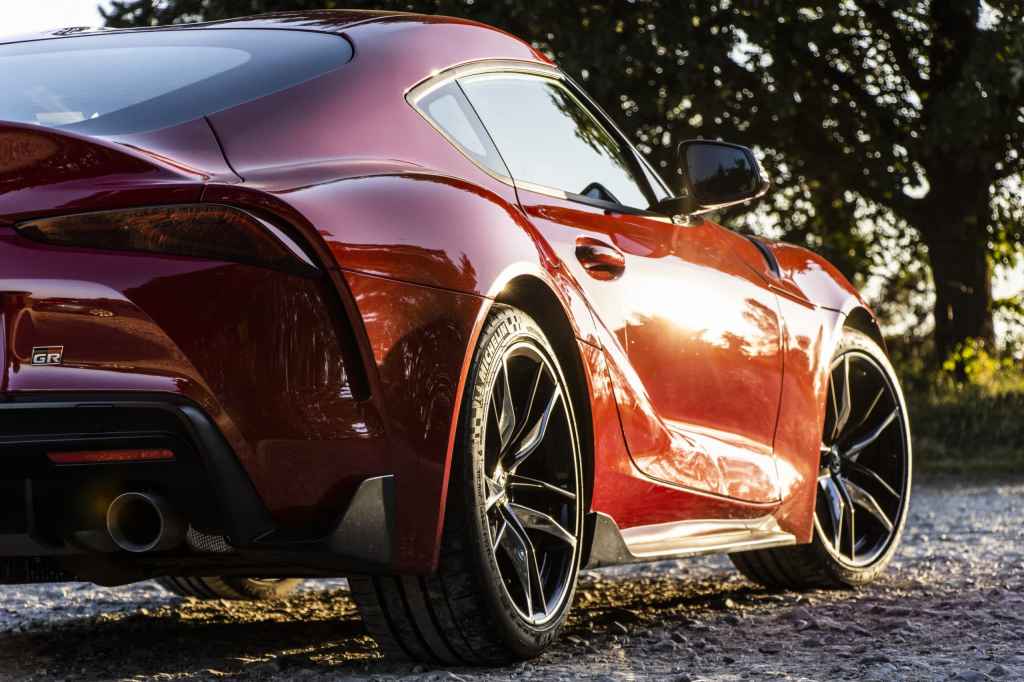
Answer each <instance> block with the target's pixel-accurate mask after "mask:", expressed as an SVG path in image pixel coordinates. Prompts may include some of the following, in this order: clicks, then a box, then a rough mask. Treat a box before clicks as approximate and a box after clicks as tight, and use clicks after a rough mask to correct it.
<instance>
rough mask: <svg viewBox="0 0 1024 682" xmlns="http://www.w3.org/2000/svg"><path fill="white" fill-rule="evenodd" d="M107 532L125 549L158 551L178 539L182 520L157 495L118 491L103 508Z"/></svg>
mask: <svg viewBox="0 0 1024 682" xmlns="http://www.w3.org/2000/svg"><path fill="white" fill-rule="evenodd" d="M107 532H108V533H110V538H111V539H112V540H113V541H114V544H115V545H117V546H118V547H119V548H121V549H122V550H124V551H126V552H133V553H136V554H140V553H143V552H160V551H165V550H169V549H174V548H175V547H177V546H178V545H180V544H181V543H182V541H183V540H184V538H185V523H184V521H183V520H182V518H181V516H180V515H178V514H177V513H176V512H175V511H174V509H173V508H172V507H171V506H170V504H168V503H167V501H166V500H164V499H163V498H162V497H160V496H159V495H155V494H153V493H140V492H130V493H124V494H122V495H119V496H118V497H117V498H115V499H114V501H113V502H111V503H110V507H108V508H107Z"/></svg>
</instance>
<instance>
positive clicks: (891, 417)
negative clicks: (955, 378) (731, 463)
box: [730, 329, 913, 590]
mask: <svg viewBox="0 0 1024 682" xmlns="http://www.w3.org/2000/svg"><path fill="white" fill-rule="evenodd" d="M847 389H849V391H848V392H847ZM847 395H848V396H849V398H848V399H847V397H846V396H847ZM875 396H880V397H878V398H876V397H875ZM826 401H827V403H828V404H827V406H826V412H827V413H828V415H827V416H826V420H825V430H824V433H823V437H822V464H821V468H820V469H819V478H818V484H817V486H816V493H817V495H816V505H815V513H814V535H813V539H812V541H811V543H810V544H807V545H801V546H797V547H784V548H777V549H765V550H755V551H752V552H743V553H739V554H732V555H730V558H731V559H732V562H733V564H734V565H735V566H736V568H738V569H739V571H740V572H741V573H742V574H743V575H744V576H746V577H747V578H749V579H750V580H752V581H754V582H757V583H760V584H762V585H764V586H766V587H770V588H781V589H797V590H801V589H812V588H855V587H859V586H862V585H867V584H869V583H871V582H872V581H874V580H875V579H876V578H877V577H878V576H879V575H880V574H881V573H882V572H883V571H884V570H885V569H886V567H887V566H888V565H889V562H891V561H892V558H893V556H894V555H895V554H896V551H897V549H898V547H899V543H900V538H901V537H902V534H903V528H904V526H905V524H906V520H907V512H908V510H909V506H910V489H911V479H912V469H913V457H912V453H911V444H910V423H909V420H908V418H907V407H906V403H905V401H904V399H903V393H902V391H901V390H900V386H899V381H898V380H897V378H896V373H895V371H894V370H893V368H892V365H891V364H890V363H889V360H888V358H886V356H885V352H884V351H883V350H882V349H881V348H880V347H879V346H878V344H877V343H875V342H874V341H873V340H872V339H871V338H869V337H868V336H866V335H864V334H862V333H860V332H857V331H854V330H851V329H846V330H844V332H843V337H842V339H841V340H840V342H839V344H838V347H837V348H836V351H835V354H834V356H833V360H832V371H831V373H830V379H829V388H828V392H827V393H826ZM844 405H848V406H849V408H848V409H844V407H843V406H844ZM844 413H845V415H846V418H845V419H842V415H843V414H844ZM830 441H831V442H830ZM865 443H866V445H865ZM861 446H863V447H861ZM857 448H860V449H859V450H858V449H857ZM865 470H866V471H865ZM865 495H866V496H867V497H865ZM848 510H849V511H848ZM890 526H891V528H890Z"/></svg>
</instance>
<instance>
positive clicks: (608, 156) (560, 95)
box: [459, 74, 651, 208]
mask: <svg viewBox="0 0 1024 682" xmlns="http://www.w3.org/2000/svg"><path fill="white" fill-rule="evenodd" d="M459 82H460V84H461V85H462V89H463V91H464V92H465V93H466V96H467V97H468V98H469V101H470V102H471V103H472V105H473V108H474V109H475V110H476V112H477V113H478V114H479V115H480V118H481V119H482V120H483V122H484V125H485V126H487V130H488V132H490V134H491V137H492V138H493V139H494V142H495V144H496V145H497V146H498V149H499V150H500V151H501V155H502V158H503V159H504V160H505V163H506V164H507V165H508V169H509V171H510V172H511V173H512V177H513V178H514V179H516V180H521V181H523V182H529V183H532V184H536V185H543V186H545V187H551V188H554V189H559V190H562V191H564V192H567V193H570V194H575V195H582V196H586V197H590V198H591V199H601V200H604V201H611V202H615V203H617V204H622V205H624V206H630V207H633V208H647V207H648V206H649V205H650V203H651V202H650V199H649V198H648V197H647V195H646V192H645V189H644V188H645V184H646V179H645V178H643V177H642V176H641V177H637V173H638V172H639V171H638V170H634V169H635V168H637V164H636V163H634V162H633V160H632V159H631V158H630V154H629V152H628V151H627V150H625V149H622V147H621V146H620V145H619V143H618V142H617V141H616V140H615V138H614V137H613V136H612V135H611V133H609V132H608V131H607V130H606V129H605V128H604V126H602V125H601V124H600V123H599V122H598V121H597V120H596V119H595V118H594V117H593V116H592V115H591V114H590V112H589V111H587V109H586V108H584V106H583V105H582V104H580V102H579V101H578V100H577V99H576V98H575V97H574V96H573V95H572V94H571V93H570V92H569V91H568V90H566V89H565V87H563V86H562V85H561V84H560V83H558V82H557V81H555V80H552V79H548V78H541V77H535V76H527V75H519V74H484V75H480V76H470V77H467V78H464V79H462V80H461V81H459Z"/></svg>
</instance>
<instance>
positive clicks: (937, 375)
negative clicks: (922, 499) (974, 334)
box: [890, 339, 1024, 474]
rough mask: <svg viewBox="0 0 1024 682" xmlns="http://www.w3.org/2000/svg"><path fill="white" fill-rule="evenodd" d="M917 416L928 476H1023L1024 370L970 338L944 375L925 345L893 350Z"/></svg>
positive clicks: (918, 448) (919, 450) (919, 456)
mask: <svg viewBox="0 0 1024 682" xmlns="http://www.w3.org/2000/svg"><path fill="white" fill-rule="evenodd" d="M890 351H891V353H892V355H893V359H894V361H895V362H896V365H897V371H898V373H899V374H900V377H901V380H902V383H903V390H904V394H905V395H906V399H907V404H908V407H909V410H910V422H911V429H912V431H913V434H914V452H915V458H916V459H915V464H916V466H917V467H918V469H919V470H921V471H924V472H928V473H955V474H961V473H972V474H983V473H1020V472H1022V471H1024V363H1022V362H1021V360H1019V359H1016V358H1013V357H1011V356H1003V357H1000V356H996V355H993V354H991V353H990V352H989V350H988V349H987V347H986V345H985V344H984V342H982V341H979V340H977V339H970V340H967V341H965V342H963V343H962V344H960V345H958V347H957V348H956V349H955V350H954V351H953V353H951V354H950V356H949V357H948V358H947V359H946V361H945V362H944V363H943V365H942V368H941V369H938V370H934V369H929V368H928V363H926V362H925V361H924V360H923V358H922V355H925V356H926V355H927V354H928V349H922V348H921V347H920V346H917V347H910V346H899V345H897V346H896V347H891V348H890Z"/></svg>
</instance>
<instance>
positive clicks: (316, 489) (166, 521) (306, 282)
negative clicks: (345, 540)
mask: <svg viewBox="0 0 1024 682" xmlns="http://www.w3.org/2000/svg"><path fill="white" fill-rule="evenodd" d="M253 30H255V29H253ZM251 33H252V31H250V30H203V31H200V30H185V29H182V30H170V31H148V32H147V31H142V32H126V33H118V34H116V35H106V34H104V35H85V36H72V37H66V38H58V39H47V40H36V41H26V42H20V43H13V44H8V45H0V89H2V90H3V91H4V92H5V93H6V96H5V98H4V100H2V101H0V583H3V582H7V583H16V582H36V581H48V580H62V579H70V578H72V577H74V578H78V579H88V580H93V581H95V582H99V583H104V584H114V583H122V582H130V581H132V580H138V579H141V578H144V577H150V576H153V575H161V574H165V573H173V574H181V573H182V572H183V571H184V572H186V573H187V572H191V573H193V574H196V575H209V574H211V571H213V570H216V571H218V573H216V574H230V573H232V572H234V573H237V574H239V575H252V574H254V571H256V572H258V573H256V574H259V575H276V574H278V573H280V574H282V575H300V574H307V573H308V574H317V573H320V572H323V573H335V574H336V573H338V572H339V571H340V570H342V569H343V568H344V567H345V566H351V565H352V564H353V563H358V564H359V565H360V566H363V567H366V566H372V565H373V564H374V563H375V562H376V563H377V564H385V563H386V562H387V560H388V557H387V556H386V552H384V551H383V550H381V549H380V547H379V546H376V545H374V543H377V544H378V545H379V544H380V543H382V542H384V541H385V540H386V538H378V539H377V540H375V541H373V542H370V543H369V544H370V545H372V546H370V547H365V546H361V547H360V548H359V549H357V550H353V552H349V551H348V549H347V547H339V546H338V545H337V542H336V540H335V538H336V537H337V534H338V533H339V532H341V531H345V530H346V529H349V527H350V526H351V525H352V523H353V521H352V519H353V518H355V517H356V516H358V519H359V520H360V521H363V522H364V526H365V522H367V518H369V523H370V524H371V526H370V527H371V528H372V527H373V526H372V524H373V523H375V522H378V521H379V522H380V523H383V516H382V515H383V514H384V511H385V508H386V506H387V503H386V499H385V498H386V496H387V489H386V485H385V482H384V481H383V480H382V478H381V476H380V474H382V473H385V472H384V471H381V470H380V469H381V467H383V466H384V464H382V463H381V460H376V463H374V462H373V461H371V460H369V459H365V462H366V463H365V464H356V465H355V466H353V465H352V462H351V460H346V459H345V458H342V457H339V456H338V455H339V453H340V452H343V453H347V454H351V453H368V452H372V451H374V450H375V449H379V448H380V447H381V443H382V440H383V431H382V428H381V427H380V418H379V416H378V415H377V414H376V413H375V411H374V410H373V407H372V405H370V404H369V403H368V402H367V401H366V400H365V397H366V391H367V389H366V377H365V373H364V370H363V366H362V362H361V360H360V356H359V351H358V349H357V347H356V340H355V332H354V330H353V328H352V327H351V325H349V324H348V322H347V318H346V315H345V312H344V311H345V302H344V301H343V300H342V299H341V296H342V293H343V292H340V291H339V289H338V288H337V287H336V286H335V284H334V282H333V279H332V276H331V274H330V273H329V272H328V268H326V267H324V264H323V263H322V262H321V261H320V260H319V259H318V257H317V255H316V254H317V251H316V248H315V247H314V245H313V244H312V243H311V241H310V237H309V236H308V235H304V234H303V233H302V231H301V230H299V229H297V228H296V226H295V225H294V224H292V223H290V222H289V221H287V220H282V219H281V218H280V216H277V215H275V214H274V213H273V212H272V211H265V210H262V209H261V208H259V207H256V206H248V207H240V206H236V205H224V204H211V203H207V202H204V201H203V199H204V191H205V188H206V186H207V184H208V183H209V181H210V180H211V178H217V179H219V180H220V181H221V182H224V183H231V182H237V181H239V178H238V177H237V176H235V175H234V174H233V172H232V171H231V169H230V166H229V165H228V164H227V162H226V160H225V159H224V158H223V155H222V153H221V151H220V148H219V146H218V144H217V140H216V136H215V134H214V133H213V130H212V129H211V128H210V126H209V125H208V123H207V121H206V118H205V117H206V115H207V114H209V113H212V112H214V111H218V110H221V109H225V108H229V107H231V106H234V105H237V104H240V103H242V102H245V101H250V100H251V99H254V98H258V97H260V96H262V95H264V94H266V93H268V92H274V91H278V90H281V89H284V88H287V87H290V86H292V85H294V84H295V83H298V82H303V81H305V80H309V79H311V78H315V77H317V76H318V75H321V74H323V73H325V72H328V71H330V70H332V69H337V68H340V67H341V66H342V65H344V64H345V63H346V62H347V61H348V60H349V59H350V58H351V56H352V49H351V46H350V45H349V44H348V43H347V42H346V41H345V40H344V39H343V38H341V37H339V36H336V35H327V34H319V33H307V32H303V31H263V32H262V33H261V34H260V36H259V38H260V39H259V40H254V36H253V35H250V34H251ZM282 458H285V459H286V460H287V461H288V463H289V467H290V474H291V475H290V476H289V477H288V479H287V480H282V477H281V475H280V472H281V466H280V463H281V461H282ZM367 509H370V510H371V511H370V512H367ZM368 514H369V516H368ZM376 516H380V517H381V519H377V518H376ZM346 524H347V525H346ZM332 543H333V544H332ZM364 544H365V543H364Z"/></svg>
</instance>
